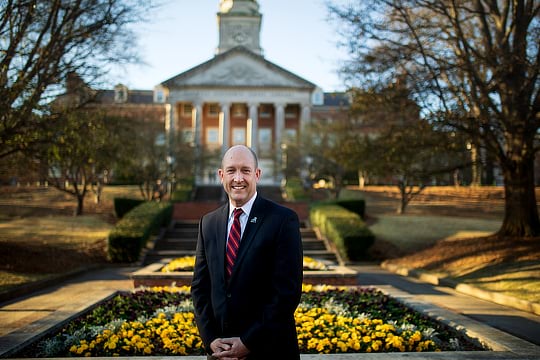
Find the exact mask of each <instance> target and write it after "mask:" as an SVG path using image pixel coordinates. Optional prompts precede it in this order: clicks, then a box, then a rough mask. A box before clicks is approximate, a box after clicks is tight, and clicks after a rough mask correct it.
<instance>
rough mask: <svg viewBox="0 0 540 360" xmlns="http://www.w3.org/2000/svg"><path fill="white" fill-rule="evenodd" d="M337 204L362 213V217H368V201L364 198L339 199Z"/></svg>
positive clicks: (359, 213)
mask: <svg viewBox="0 0 540 360" xmlns="http://www.w3.org/2000/svg"><path fill="white" fill-rule="evenodd" d="M336 204H338V205H339V206H343V207H344V208H345V209H347V210H349V211H352V212H353V213H356V214H358V215H360V217H361V218H362V219H365V218H366V201H365V200H364V199H346V200H337V201H336Z"/></svg>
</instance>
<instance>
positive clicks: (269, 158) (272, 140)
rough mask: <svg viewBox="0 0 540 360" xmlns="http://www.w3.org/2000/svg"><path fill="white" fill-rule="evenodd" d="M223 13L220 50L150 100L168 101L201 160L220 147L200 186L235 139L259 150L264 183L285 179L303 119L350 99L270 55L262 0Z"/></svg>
mask: <svg viewBox="0 0 540 360" xmlns="http://www.w3.org/2000/svg"><path fill="white" fill-rule="evenodd" d="M217 20H218V31H219V44H218V46H217V49H216V55H215V56H214V57H213V58H211V59H209V60H208V61H206V62H204V63H202V64H199V65H196V66H194V67H193V68H191V69H189V70H187V71H185V72H182V73H180V74H178V75H176V76H174V77H172V78H170V79H168V80H165V81H163V82H162V83H160V84H159V85H157V86H156V87H155V89H154V90H153V94H152V95H153V96H152V100H151V101H152V102H153V103H154V104H156V105H157V104H162V106H163V108H164V111H165V119H163V122H164V124H165V128H166V131H167V133H168V134H174V133H176V132H180V133H182V134H183V139H184V140H186V141H189V142H191V143H192V144H193V146H194V148H195V151H196V154H197V156H198V157H199V159H201V158H202V157H203V154H205V155H206V156H205V158H207V157H208V154H214V160H213V161H206V162H202V161H198V162H197V164H198V165H199V166H196V169H195V182H196V185H203V184H214V183H217V179H216V171H215V169H216V168H217V166H218V164H219V159H220V158H221V155H222V154H223V152H224V151H225V150H226V149H227V148H228V147H229V146H231V145H235V144H245V145H247V146H249V147H251V148H252V149H253V150H254V151H255V152H256V153H257V154H258V156H259V161H260V164H259V166H260V167H261V168H262V170H263V173H264V174H265V175H264V176H263V178H262V179H261V183H262V184H264V185H278V184H280V183H281V180H282V175H281V171H280V169H281V164H280V162H281V159H282V153H281V152H282V148H283V147H284V145H285V144H286V143H288V142H296V141H298V139H299V136H300V134H301V132H302V129H303V126H304V125H305V124H306V123H308V122H309V121H312V120H313V119H316V118H319V117H323V118H325V117H328V116H330V114H333V115H332V116H335V114H336V113H341V115H340V116H343V114H344V113H346V108H347V101H346V98H345V97H344V96H343V94H335V93H333V94H324V93H323V92H322V90H321V89H320V88H319V87H317V85H316V84H313V83H312V82H310V81H308V80H306V79H303V78H301V77H299V76H298V75H295V74H294V73H292V72H290V71H287V70H286V69H284V68H282V67H280V66H278V65H276V64H274V63H272V62H270V61H268V60H267V59H266V58H265V57H264V56H263V50H262V48H261V44H260V31H261V20H262V14H261V13H260V12H259V4H258V2H257V1H255V0H221V1H220V4H219V11H218V13H217ZM145 93H146V96H144V94H145ZM149 93H150V92H149V91H141V90H138V91H131V90H129V89H127V88H126V87H125V86H123V85H118V86H117V87H116V88H115V93H114V96H113V95H112V94H111V95H110V96H109V99H114V102H115V103H116V104H118V105H120V104H122V103H123V104H125V105H126V106H128V105H129V104H138V105H140V106H141V105H143V104H144V103H145V100H146V102H148V101H149V100H150V98H149V96H148V94H149ZM336 96H337V97H338V98H339V99H340V100H341V101H339V102H337V101H336Z"/></svg>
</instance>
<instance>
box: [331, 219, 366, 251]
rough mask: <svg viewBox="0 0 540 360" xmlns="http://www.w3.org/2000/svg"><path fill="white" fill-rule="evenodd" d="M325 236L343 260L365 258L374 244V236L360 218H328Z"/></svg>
mask: <svg viewBox="0 0 540 360" xmlns="http://www.w3.org/2000/svg"><path fill="white" fill-rule="evenodd" d="M326 228H327V233H326V236H327V237H328V238H329V239H331V240H332V241H333V242H334V244H335V245H336V248H337V249H338V251H339V252H340V254H341V255H342V257H343V258H345V259H348V260H351V261H358V260H361V259H363V258H365V256H366V253H367V250H368V249H369V248H370V247H371V245H373V243H374V242H375V235H374V234H373V233H372V232H371V230H369V228H368V227H367V226H366V225H365V223H364V222H363V221H362V220H361V219H360V218H354V217H350V218H329V219H328V221H327V225H326Z"/></svg>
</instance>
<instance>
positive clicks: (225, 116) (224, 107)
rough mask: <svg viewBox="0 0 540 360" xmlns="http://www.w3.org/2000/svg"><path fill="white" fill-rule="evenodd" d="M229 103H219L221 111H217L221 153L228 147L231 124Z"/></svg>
mask: <svg viewBox="0 0 540 360" xmlns="http://www.w3.org/2000/svg"><path fill="white" fill-rule="evenodd" d="M229 107H230V104H229V103H222V104H221V112H220V113H219V129H220V136H221V138H220V139H221V155H224V154H225V152H226V151H227V149H228V148H229V133H230V130H231V124H230V119H229V117H230V116H229Z"/></svg>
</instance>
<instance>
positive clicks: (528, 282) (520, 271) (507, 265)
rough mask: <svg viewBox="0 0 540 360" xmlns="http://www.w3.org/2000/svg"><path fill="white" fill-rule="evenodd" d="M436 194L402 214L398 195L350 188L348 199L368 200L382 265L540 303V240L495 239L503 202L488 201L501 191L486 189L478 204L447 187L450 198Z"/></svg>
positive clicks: (375, 247)
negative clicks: (394, 266) (397, 209)
mask: <svg viewBox="0 0 540 360" xmlns="http://www.w3.org/2000/svg"><path fill="white" fill-rule="evenodd" d="M379 191H380V189H377V193H378V192H379ZM436 191H437V190H436V188H431V191H430V194H429V195H430V196H426V197H424V198H420V199H417V200H413V202H411V204H410V205H409V209H408V211H409V214H407V212H406V213H405V214H403V215H396V212H395V209H396V208H397V204H398V201H399V200H397V199H396V198H395V197H390V200H389V197H388V196H383V197H381V196H377V193H376V192H370V191H369V190H367V191H351V190H348V191H347V192H346V193H345V196H347V197H356V198H358V197H360V198H365V200H366V213H367V214H368V217H369V219H368V223H369V224H370V229H371V230H372V231H373V233H374V234H375V236H376V241H375V244H374V246H373V251H374V252H375V253H376V255H377V256H378V257H379V259H380V260H381V261H386V262H387V263H389V264H393V265H399V266H402V267H406V268H409V269H418V270H422V271H425V272H428V273H431V274H435V275H438V276H440V277H444V278H450V279H454V280H456V281H458V282H463V283H466V284H468V285H472V286H475V287H478V288H480V289H484V290H487V291H493V292H498V293H501V294H504V295H507V296H513V297H516V298H518V299H523V300H527V301H531V302H535V303H540V238H535V239H530V240H524V239H519V238H518V239H512V238H500V237H496V236H494V233H495V232H496V231H497V230H498V229H499V227H500V225H501V223H502V217H503V213H502V209H499V207H501V201H500V200H493V201H490V200H489V199H490V198H494V199H496V198H497V195H496V194H498V193H499V192H500V189H496V191H494V194H495V195H493V194H489V189H488V188H486V187H484V188H482V189H481V190H480V191H479V192H480V193H481V194H482V195H483V196H478V198H477V199H476V200H474V199H473V197H471V194H470V193H469V192H465V191H464V190H461V193H462V194H460V193H459V192H452V191H451V189H448V188H446V189H444V190H443V189H441V193H442V192H443V191H444V192H446V193H447V194H448V196H447V197H446V196H443V195H442V194H441V195H440V196H439V198H437V199H434V196H436V195H435V194H436V193H435V192H436ZM379 195H380V194H379ZM392 199H393V200H392ZM441 202H447V205H446V206H444V207H442V206H440V203H441ZM465 203H466V205H464V204H465ZM370 208H371V209H375V210H374V211H371V212H370ZM471 208H473V209H474V211H472V210H471ZM483 209H485V211H483Z"/></svg>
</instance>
